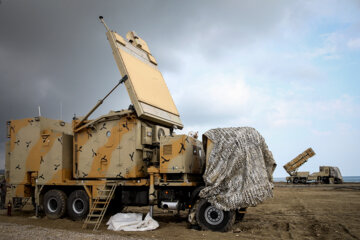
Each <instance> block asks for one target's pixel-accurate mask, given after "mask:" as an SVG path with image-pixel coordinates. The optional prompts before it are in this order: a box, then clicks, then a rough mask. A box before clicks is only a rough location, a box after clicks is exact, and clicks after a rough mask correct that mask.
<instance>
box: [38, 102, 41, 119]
mask: <svg viewBox="0 0 360 240" xmlns="http://www.w3.org/2000/svg"><path fill="white" fill-rule="evenodd" d="M38 109H39V117H41V111H40V105H39V106H38Z"/></svg>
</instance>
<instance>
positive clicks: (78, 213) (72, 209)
mask: <svg viewBox="0 0 360 240" xmlns="http://www.w3.org/2000/svg"><path fill="white" fill-rule="evenodd" d="M67 212H68V214H69V216H70V218H71V219H72V220H74V221H79V220H82V219H84V218H86V216H87V215H88V212H89V197H88V195H87V194H86V192H85V191H84V190H75V191H73V192H72V193H71V194H70V196H69V198H68V200H67Z"/></svg>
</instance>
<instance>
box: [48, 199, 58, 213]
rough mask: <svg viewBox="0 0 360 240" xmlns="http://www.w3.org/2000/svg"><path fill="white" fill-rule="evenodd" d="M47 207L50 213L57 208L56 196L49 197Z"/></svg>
mask: <svg viewBox="0 0 360 240" xmlns="http://www.w3.org/2000/svg"><path fill="white" fill-rule="evenodd" d="M47 207H48V209H49V211H50V212H52V213H54V212H56V210H57V209H58V202H57V200H56V198H50V199H49V201H48V203H47Z"/></svg>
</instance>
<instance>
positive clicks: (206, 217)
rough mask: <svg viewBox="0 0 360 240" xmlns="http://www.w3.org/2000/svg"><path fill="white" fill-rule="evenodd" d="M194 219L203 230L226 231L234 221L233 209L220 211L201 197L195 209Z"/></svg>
mask: <svg viewBox="0 0 360 240" xmlns="http://www.w3.org/2000/svg"><path fill="white" fill-rule="evenodd" d="M196 221H197V222H198V224H199V226H200V227H201V229H203V230H212V231H217V232H226V231H229V230H230V229H231V228H232V226H233V224H234V222H235V211H222V210H220V209H217V208H215V207H214V206H212V205H211V204H210V203H209V202H208V201H207V200H206V199H201V200H200V202H199V205H198V207H197V209H196Z"/></svg>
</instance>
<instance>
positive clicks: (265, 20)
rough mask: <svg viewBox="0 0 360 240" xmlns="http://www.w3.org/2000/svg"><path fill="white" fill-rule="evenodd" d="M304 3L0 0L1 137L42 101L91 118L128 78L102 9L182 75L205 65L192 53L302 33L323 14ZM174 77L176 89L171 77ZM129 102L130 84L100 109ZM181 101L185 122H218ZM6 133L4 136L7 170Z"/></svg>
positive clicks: (51, 108)
mask: <svg viewBox="0 0 360 240" xmlns="http://www.w3.org/2000/svg"><path fill="white" fill-rule="evenodd" d="M302 2H303V1H299V2H297V1H286V0H280V1H250V0H249V1H234V0H233V1H232V0H229V1H206V0H200V1H190V0H186V1H165V0H158V1H155V0H149V1H145V0H144V1H130V0H127V1H115V0H113V1H95V0H92V1H85V0H78V1H70V0H63V1H55V0H50V1H46V0H34V1H25V0H12V1H1V4H0V84H1V88H0V103H1V104H0V112H1V116H0V136H5V121H6V120H9V119H17V118H24V117H30V116H35V115H37V106H39V105H40V106H41V109H42V114H43V115H44V116H46V117H50V118H59V112H60V109H59V108H60V107H59V105H60V102H61V103H62V106H63V119H64V120H66V121H70V120H71V117H72V116H73V113H76V114H78V115H83V114H85V113H86V112H87V111H88V110H89V109H90V108H91V107H92V106H93V105H94V104H95V103H96V101H97V100H98V99H100V98H101V97H103V96H104V95H105V94H106V92H107V91H108V90H110V89H111V88H112V86H113V85H114V84H115V83H116V82H117V81H118V80H119V78H120V74H119V72H118V69H117V66H116V64H115V61H114V60H113V56H112V53H111V49H110V46H109V44H108V42H107V40H106V36H105V29H104V28H103V26H102V25H101V24H100V23H99V21H98V19H97V17H98V16H99V15H103V16H104V17H105V20H106V22H107V24H108V25H109V26H110V28H111V29H113V30H115V31H117V32H119V33H120V34H121V35H125V34H126V32H127V31H130V30H135V31H136V32H137V33H138V34H139V35H140V36H141V37H143V38H144V39H145V40H146V41H147V42H148V44H149V47H150V50H151V51H152V53H153V55H154V56H155V57H156V58H157V60H158V62H159V67H160V69H161V71H162V72H167V73H171V74H175V75H176V74H179V75H181V73H182V72H183V71H184V68H185V65H196V64H197V62H196V61H197V60H198V59H192V58H191V53H194V52H196V54H198V55H200V56H201V57H202V61H203V62H211V63H212V64H213V65H216V63H217V62H219V63H220V62H221V61H222V60H223V58H224V57H225V56H228V55H229V54H230V55H231V54H232V53H233V52H234V53H235V52H236V54H237V55H241V52H242V51H246V50H247V49H248V48H249V47H254V46H256V45H257V44H258V43H259V42H264V41H265V42H266V39H272V38H277V37H278V36H280V35H282V34H283V32H282V27H283V26H284V25H286V26H287V28H289V29H291V28H294V29H295V30H293V31H296V29H297V28H298V27H299V26H303V24H304V23H303V19H304V17H306V16H308V15H310V14H312V13H313V11H316V9H312V8H311V7H309V6H308V4H300V3H302ZM334 2H336V1H334ZM319 5H321V4H319ZM322 5H326V4H324V3H322ZM184 62H186V63H187V64H184ZM264 64H267V62H265V63H264ZM277 71H278V72H281V71H282V69H281V68H279V69H278V70H277ZM309 71H312V69H309ZM285 74H286V73H284V75H285ZM309 74H310V75H311V74H312V72H310V73H309ZM166 80H167V82H168V85H169V86H170V90H171V91H172V92H175V91H176V89H174V88H171V86H173V84H171V81H172V79H166ZM174 81H176V79H175V80H174ZM183 84H191V79H183ZM128 104H129V99H128V95H127V93H126V91H125V89H124V88H123V87H122V88H120V89H118V90H117V92H115V93H114V94H113V95H112V96H111V98H109V99H108V101H107V102H106V103H105V104H104V106H103V107H101V109H100V110H99V111H98V112H97V114H101V113H105V112H107V111H109V110H111V109H114V110H117V109H120V108H126V107H127V105H128ZM177 105H178V107H179V110H180V111H181V114H182V117H183V121H184V123H185V125H186V124H198V123H200V122H199V119H200V118H202V119H210V120H209V121H208V122H209V123H212V122H215V121H217V119H218V118H213V117H214V114H213V113H209V112H207V111H206V109H202V110H201V111H197V109H196V106H194V105H191V101H190V100H189V101H188V102H186V103H184V104H182V103H177ZM221 117H225V118H227V117H229V116H224V115H223V116H221ZM225 121H226V120H225ZM5 140H6V139H4V138H1V140H0V145H1V147H0V154H1V157H0V168H1V167H2V166H3V156H4V149H3V147H2V146H3V145H4V143H5Z"/></svg>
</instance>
